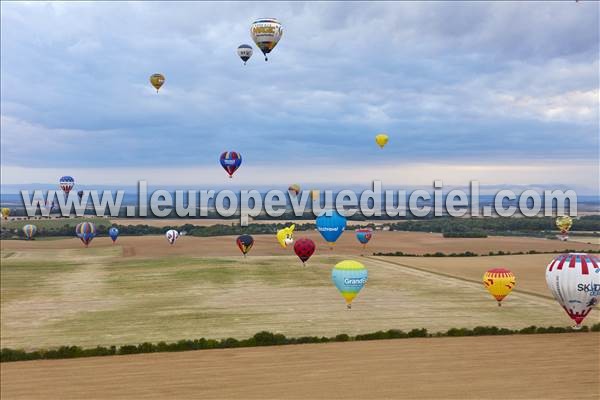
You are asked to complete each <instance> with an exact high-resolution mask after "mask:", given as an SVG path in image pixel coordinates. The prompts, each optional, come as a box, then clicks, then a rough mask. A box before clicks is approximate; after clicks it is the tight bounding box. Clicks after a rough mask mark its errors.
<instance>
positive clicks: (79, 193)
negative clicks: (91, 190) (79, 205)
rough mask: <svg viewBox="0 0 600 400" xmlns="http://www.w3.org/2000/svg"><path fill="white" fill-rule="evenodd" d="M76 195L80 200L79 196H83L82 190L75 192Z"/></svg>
mask: <svg viewBox="0 0 600 400" xmlns="http://www.w3.org/2000/svg"><path fill="white" fill-rule="evenodd" d="M77 197H79V200H81V198H82V197H83V190H80V191H78V192H77Z"/></svg>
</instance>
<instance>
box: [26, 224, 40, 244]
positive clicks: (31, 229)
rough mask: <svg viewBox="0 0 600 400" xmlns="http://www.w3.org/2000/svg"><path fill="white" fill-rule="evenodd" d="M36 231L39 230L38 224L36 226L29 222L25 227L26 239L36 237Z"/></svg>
mask: <svg viewBox="0 0 600 400" xmlns="http://www.w3.org/2000/svg"><path fill="white" fill-rule="evenodd" d="M36 232H37V226H35V225H31V224H27V225H25V226H24V227H23V234H24V235H25V239H27V240H29V239H31V238H32V237H34V236H35V233H36Z"/></svg>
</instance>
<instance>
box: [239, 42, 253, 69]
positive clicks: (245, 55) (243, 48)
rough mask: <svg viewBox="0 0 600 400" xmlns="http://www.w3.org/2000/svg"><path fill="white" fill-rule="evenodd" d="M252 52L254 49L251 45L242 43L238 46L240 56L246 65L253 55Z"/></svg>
mask: <svg viewBox="0 0 600 400" xmlns="http://www.w3.org/2000/svg"><path fill="white" fill-rule="evenodd" d="M252 53H253V51H252V47H251V46H250V45H247V44H242V45H240V46H239V47H238V48H237V54H238V57H240V58H241V59H242V61H243V62H244V65H246V61H248V60H249V59H250V57H252Z"/></svg>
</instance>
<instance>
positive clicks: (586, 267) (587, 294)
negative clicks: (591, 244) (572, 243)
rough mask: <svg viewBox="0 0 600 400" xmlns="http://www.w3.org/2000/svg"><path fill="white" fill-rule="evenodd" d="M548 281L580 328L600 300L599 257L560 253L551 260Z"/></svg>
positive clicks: (547, 275)
mask: <svg viewBox="0 0 600 400" xmlns="http://www.w3.org/2000/svg"><path fill="white" fill-rule="evenodd" d="M546 284H547V285H548V289H550V292H552V295H553V296H554V298H555V299H556V301H558V304H560V305H561V306H562V308H563V309H564V310H565V311H566V312H567V315H568V316H569V317H570V318H571V319H572V320H573V321H575V324H576V326H575V327H574V328H575V329H579V328H580V327H581V323H582V322H583V320H584V319H585V317H586V316H587V315H588V314H589V313H590V311H592V308H594V306H595V305H596V304H598V301H599V300H600V259H599V258H598V257H597V256H595V255H592V254H585V253H569V254H561V255H559V256H557V257H556V258H554V260H552V262H551V263H550V264H548V268H547V269H546Z"/></svg>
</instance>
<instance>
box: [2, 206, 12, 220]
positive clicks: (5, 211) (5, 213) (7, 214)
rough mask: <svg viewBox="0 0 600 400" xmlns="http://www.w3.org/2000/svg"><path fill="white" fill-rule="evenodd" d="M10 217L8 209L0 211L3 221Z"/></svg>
mask: <svg viewBox="0 0 600 400" xmlns="http://www.w3.org/2000/svg"><path fill="white" fill-rule="evenodd" d="M9 215H10V208H6V207H5V208H3V209H2V216H3V217H4V219H8V216H9Z"/></svg>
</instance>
